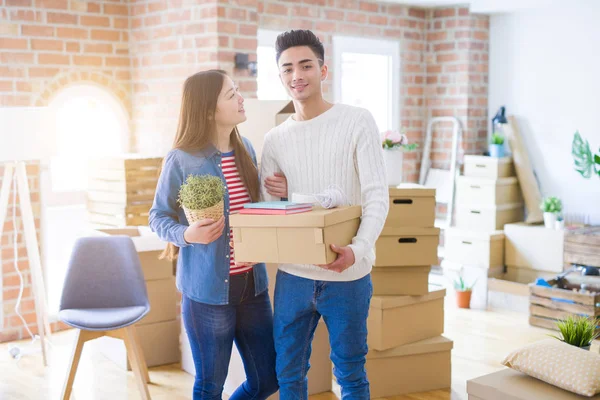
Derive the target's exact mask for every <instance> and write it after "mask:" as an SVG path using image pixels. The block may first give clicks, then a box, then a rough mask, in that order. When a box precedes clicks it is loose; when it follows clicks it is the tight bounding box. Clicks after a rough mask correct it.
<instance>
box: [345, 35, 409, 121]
mask: <svg viewBox="0 0 600 400" xmlns="http://www.w3.org/2000/svg"><path fill="white" fill-rule="evenodd" d="M333 51H334V57H333V58H334V65H333V76H334V82H333V85H334V96H335V97H334V98H335V101H336V102H339V103H344V104H349V105H353V106H358V107H363V108H366V109H367V110H369V111H370V112H371V113H372V114H373V117H374V118H375V121H376V122H377V126H378V127H379V130H380V131H381V132H383V131H386V130H390V129H394V130H395V129H399V127H400V126H399V125H400V123H399V121H400V118H399V117H400V105H399V104H400V103H399V93H400V86H399V84H400V49H399V44H398V42H396V41H387V40H375V39H364V38H355V37H341V36H340V37H334V38H333Z"/></svg>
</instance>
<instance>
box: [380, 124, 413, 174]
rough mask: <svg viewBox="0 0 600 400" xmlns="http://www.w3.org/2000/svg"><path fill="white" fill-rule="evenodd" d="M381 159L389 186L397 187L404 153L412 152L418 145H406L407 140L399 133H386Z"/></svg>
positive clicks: (402, 132) (384, 134) (402, 133)
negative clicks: (383, 161)
mask: <svg viewBox="0 0 600 400" xmlns="http://www.w3.org/2000/svg"><path fill="white" fill-rule="evenodd" d="M382 147H383V150H384V151H383V157H384V160H385V168H386V175H387V180H388V185H389V186H398V185H399V184H400V183H402V164H403V162H404V152H405V151H414V150H415V149H416V148H417V147H418V144H416V143H411V144H408V138H407V137H406V135H405V134H404V128H403V129H402V131H401V132H396V131H386V132H384V133H383V141H382Z"/></svg>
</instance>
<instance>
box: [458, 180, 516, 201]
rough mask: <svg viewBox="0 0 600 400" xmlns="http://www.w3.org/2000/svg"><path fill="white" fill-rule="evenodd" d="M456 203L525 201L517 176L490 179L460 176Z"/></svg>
mask: <svg viewBox="0 0 600 400" xmlns="http://www.w3.org/2000/svg"><path fill="white" fill-rule="evenodd" d="M456 203H457V204H486V205H503V204H515V203H523V196H522V195H521V188H520V187H519V182H518V181H517V178H515V177H509V178H499V179H490V178H473V177H469V176H459V177H458V179H457V181H456Z"/></svg>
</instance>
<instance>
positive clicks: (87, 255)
mask: <svg viewBox="0 0 600 400" xmlns="http://www.w3.org/2000/svg"><path fill="white" fill-rule="evenodd" d="M149 311H150V304H149V303H148V294H147V292H146V283H145V282H144V276H143V274H142V268H141V266H140V260H139V256H138V254H137V252H136V250H135V246H134V244H133V241H132V240H131V238H129V237H127V236H109V237H84V238H80V239H78V240H77V241H76V243H75V246H74V248H73V253H72V254H71V259H70V261H69V268H68V271H67V275H66V277H65V282H64V286H63V292H62V297H61V301H60V311H59V313H58V317H59V319H60V320H61V321H62V322H64V323H65V324H67V325H70V326H72V327H74V328H77V329H79V331H78V333H77V343H76V344H75V348H74V350H73V356H72V359H71V365H70V367H69V374H68V377H67V381H66V382H65V386H64V388H63V394H62V398H63V399H64V400H67V399H69V398H70V396H71V390H72V386H73V381H74V380H75V374H76V372H77V365H78V364H79V358H80V356H81V351H82V350H83V345H84V343H85V342H87V341H89V340H93V339H97V338H99V337H102V336H110V337H114V338H118V339H122V340H123V341H124V342H125V347H126V349H127V357H128V359H129V363H130V364H131V366H132V369H133V371H134V374H135V377H136V381H137V385H138V389H139V390H140V392H141V395H142V398H143V399H150V393H149V391H148V385H147V383H148V382H150V378H149V376H148V368H147V366H146V360H145V358H144V354H143V352H142V350H141V347H140V345H139V340H138V338H137V333H136V329H135V328H134V326H133V324H135V323H136V322H138V321H140V320H141V319H142V318H143V317H144V316H145V315H146V314H147V313H148V312H149ZM107 383H108V382H107Z"/></svg>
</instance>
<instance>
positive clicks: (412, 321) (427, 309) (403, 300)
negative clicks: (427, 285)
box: [367, 289, 446, 351]
mask: <svg viewBox="0 0 600 400" xmlns="http://www.w3.org/2000/svg"><path fill="white" fill-rule="evenodd" d="M445 295H446V290H445V289H442V290H435V291H431V292H429V293H428V294H426V295H424V296H373V297H372V299H371V307H370V310H369V317H368V319H367V326H368V331H369V336H368V343H369V348H371V349H374V350H379V351H382V350H388V349H391V348H394V347H397V346H401V345H404V344H407V343H412V342H418V341H420V340H424V339H430V338H433V337H436V336H439V335H441V334H442V333H443V332H444V296H445Z"/></svg>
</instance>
